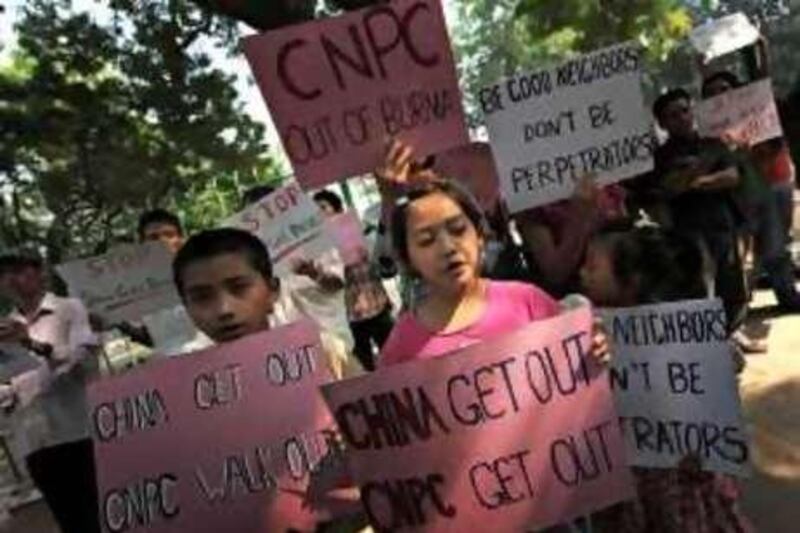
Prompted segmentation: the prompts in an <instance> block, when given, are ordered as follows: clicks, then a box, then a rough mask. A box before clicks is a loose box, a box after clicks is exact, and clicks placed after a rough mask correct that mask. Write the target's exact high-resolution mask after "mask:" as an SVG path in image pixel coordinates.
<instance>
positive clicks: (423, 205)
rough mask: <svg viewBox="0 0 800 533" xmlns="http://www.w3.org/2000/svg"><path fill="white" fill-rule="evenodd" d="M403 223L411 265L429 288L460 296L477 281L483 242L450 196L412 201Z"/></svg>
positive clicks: (433, 196)
mask: <svg viewBox="0 0 800 533" xmlns="http://www.w3.org/2000/svg"><path fill="white" fill-rule="evenodd" d="M406 224H407V228H406V229H407V231H408V255H409V259H410V261H411V266H412V267H413V268H414V270H416V272H417V273H418V274H419V275H420V276H422V278H423V279H424V280H425V281H426V282H427V283H428V284H429V285H430V286H431V288H432V289H435V290H440V291H443V292H452V293H460V292H462V291H464V290H465V289H466V288H468V287H469V286H470V285H471V284H472V283H474V282H475V281H476V280H477V279H478V278H479V276H480V257H481V249H482V248H483V239H482V238H481V237H480V236H479V234H478V231H477V229H476V228H475V226H474V225H473V224H472V222H471V221H470V220H469V218H467V216H466V214H465V213H464V212H463V211H462V209H461V207H460V206H459V205H458V204H457V203H456V202H455V201H454V200H452V199H451V198H450V197H449V196H447V195H446V194H443V193H434V194H430V195H428V196H425V197H423V198H420V199H419V200H415V201H414V202H413V203H411V204H410V205H409V207H408V219H407V223H406Z"/></svg>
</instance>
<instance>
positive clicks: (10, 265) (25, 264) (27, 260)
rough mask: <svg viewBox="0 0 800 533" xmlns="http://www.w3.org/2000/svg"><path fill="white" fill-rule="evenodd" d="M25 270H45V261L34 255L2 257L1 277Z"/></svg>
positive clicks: (0, 263)
mask: <svg viewBox="0 0 800 533" xmlns="http://www.w3.org/2000/svg"><path fill="white" fill-rule="evenodd" d="M25 268H35V269H37V270H44V261H43V260H42V258H41V257H39V256H38V255H36V254H33V253H25V254H13V255H4V256H2V257H0V275H4V274H10V273H12V272H18V271H20V270H23V269H25Z"/></svg>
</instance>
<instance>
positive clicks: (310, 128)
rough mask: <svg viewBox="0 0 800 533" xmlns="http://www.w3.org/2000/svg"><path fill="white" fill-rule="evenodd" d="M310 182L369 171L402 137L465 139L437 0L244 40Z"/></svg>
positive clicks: (422, 142)
mask: <svg viewBox="0 0 800 533" xmlns="http://www.w3.org/2000/svg"><path fill="white" fill-rule="evenodd" d="M244 50H245V55H246V56H247V59H248V61H249V63H250V66H251V68H252V70H253V74H254V76H255V78H256V81H257V82H258V85H259V87H260V89H261V93H262V95H263V96H264V100H265V101H266V103H267V107H269V110H270V114H271V115H272V118H273V120H274V122H275V126H276V127H277V129H278V133H279V134H280V137H281V140H282V141H283V146H284V148H285V150H286V153H287V154H288V156H289V160H290V161H291V162H292V166H293V168H294V172H295V175H296V176H297V179H298V180H299V181H300V183H301V184H302V185H303V187H304V188H306V189H309V188H316V187H320V186H322V185H325V184H327V183H329V182H331V181H335V180H337V179H340V178H346V177H349V176H354V175H358V174H363V173H365V172H368V171H372V170H374V169H375V168H377V167H378V166H379V165H380V164H381V163H382V161H383V156H384V153H385V151H386V139H387V138H392V137H397V138H400V139H402V140H404V141H405V142H407V143H409V144H411V145H413V146H414V147H415V149H416V150H417V152H418V155H421V156H425V155H428V154H431V153H436V152H440V151H442V150H445V149H447V148H450V147H452V146H459V145H461V144H466V143H468V142H469V138H468V135H467V130H466V126H465V121H464V112H463V109H462V105H461V94H460V92H459V90H458V84H457V78H456V74H455V67H454V64H453V55H452V52H451V50H450V41H449V39H448V36H447V29H446V27H445V22H444V14H443V12H442V6H441V4H440V2H439V0H394V1H391V2H381V3H379V4H378V5H375V6H373V7H368V8H366V9H362V10H358V11H353V12H350V13H347V14H344V15H341V16H339V17H331V18H327V19H324V20H319V21H315V22H309V23H307V24H303V25H297V26H290V27H287V28H284V29H280V30H274V31H269V32H267V33H264V34H262V35H257V36H253V37H248V38H246V39H245V40H244Z"/></svg>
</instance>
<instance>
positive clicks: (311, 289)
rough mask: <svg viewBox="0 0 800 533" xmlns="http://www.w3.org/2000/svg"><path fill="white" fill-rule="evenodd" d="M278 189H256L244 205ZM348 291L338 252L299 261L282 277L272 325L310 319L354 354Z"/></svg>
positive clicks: (251, 192) (249, 192)
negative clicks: (346, 292) (303, 318)
mask: <svg viewBox="0 0 800 533" xmlns="http://www.w3.org/2000/svg"><path fill="white" fill-rule="evenodd" d="M274 190H275V189H274V188H273V187H271V186H269V185H260V186H257V187H253V188H252V189H249V190H248V191H247V192H245V193H244V195H243V197H242V200H243V203H244V205H245V206H247V205H250V204H253V203H256V202H258V201H259V200H261V199H263V198H265V197H267V196H269V195H270V194H271V193H272V192H273V191H274ZM344 289H345V283H344V262H343V261H342V259H341V257H340V256H339V252H338V251H337V250H336V249H331V250H329V251H327V252H325V253H322V254H320V255H319V256H317V257H316V258H314V259H309V258H302V259H301V258H298V259H296V260H295V261H294V263H292V272H291V273H290V274H288V275H284V276H281V278H280V297H279V299H278V301H277V302H276V303H275V311H274V313H273V315H272V318H271V322H272V324H273V326H277V325H282V324H289V323H291V322H294V321H295V320H297V319H299V318H301V317H306V318H310V319H312V320H314V321H315V322H316V323H317V324H319V326H320V328H321V329H322V330H323V332H326V333H328V334H329V335H332V336H335V337H337V338H338V339H339V340H340V341H341V342H342V344H343V346H344V349H345V350H346V351H347V352H348V353H349V352H352V351H353V347H354V342H353V334H352V332H351V331H350V323H349V322H348V320H347V306H346V304H345V291H344Z"/></svg>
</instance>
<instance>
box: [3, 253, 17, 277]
mask: <svg viewBox="0 0 800 533" xmlns="http://www.w3.org/2000/svg"><path fill="white" fill-rule="evenodd" d="M15 259H16V258H15V256H13V255H2V256H0V276H4V275H6V274H8V273H9V272H12V271H13V270H14V264H15Z"/></svg>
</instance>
